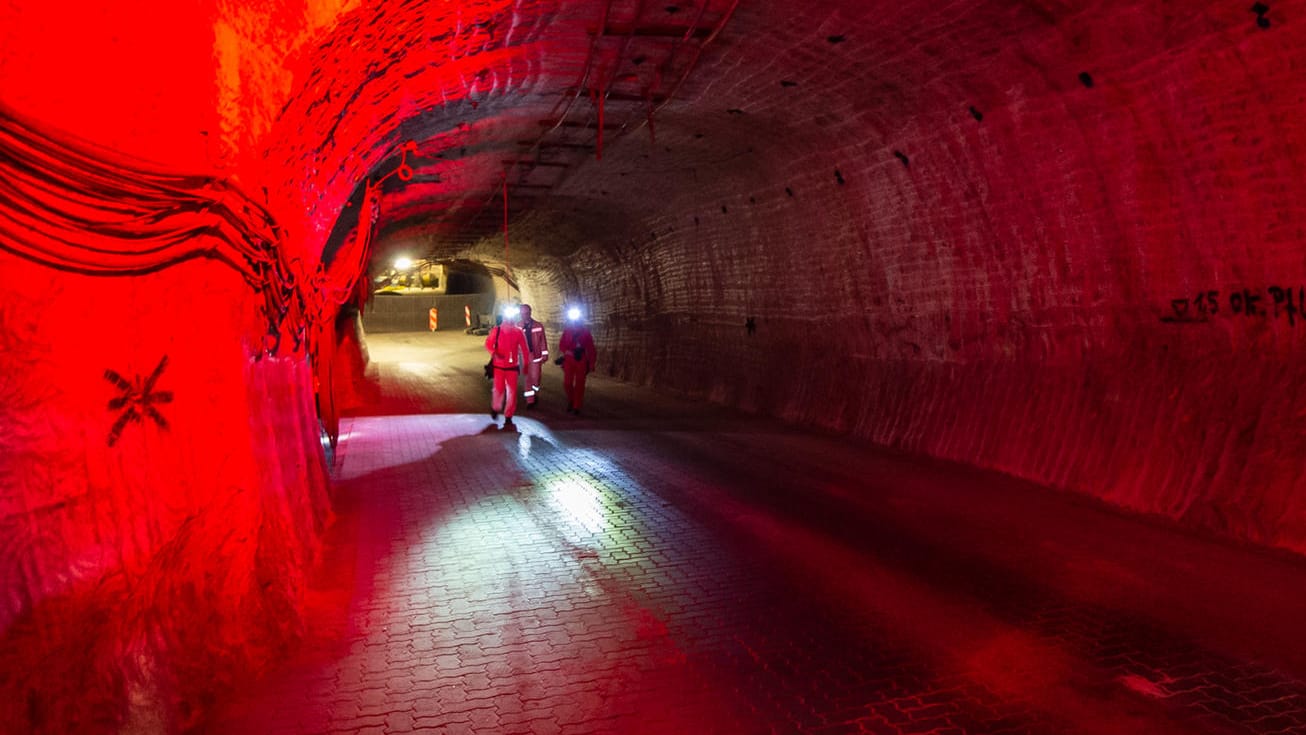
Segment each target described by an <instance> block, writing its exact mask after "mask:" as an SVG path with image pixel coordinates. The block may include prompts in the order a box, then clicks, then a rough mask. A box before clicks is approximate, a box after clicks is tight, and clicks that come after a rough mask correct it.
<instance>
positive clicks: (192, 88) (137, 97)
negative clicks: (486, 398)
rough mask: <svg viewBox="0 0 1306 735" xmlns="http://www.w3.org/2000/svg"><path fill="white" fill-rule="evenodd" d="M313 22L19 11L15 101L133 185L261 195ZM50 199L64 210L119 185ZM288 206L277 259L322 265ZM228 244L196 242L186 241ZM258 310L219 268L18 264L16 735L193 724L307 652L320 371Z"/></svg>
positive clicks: (13, 465)
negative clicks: (133, 414)
mask: <svg viewBox="0 0 1306 735" xmlns="http://www.w3.org/2000/svg"><path fill="white" fill-rule="evenodd" d="M220 5H222V6H223V7H219V6H220ZM315 12H316V13H318V15H319V16H320V15H321V13H322V12H324V11H321V9H314V8H311V7H309V8H306V7H300V6H296V5H295V3H293V2H292V3H286V4H284V5H283V6H282V7H272V6H264V7H263V9H262V10H260V11H259V12H258V13H248V12H245V11H240V10H235V9H231V8H228V7H225V4H220V3H200V4H194V3H192V4H180V5H175V4H174V5H170V4H159V3H149V2H136V3H111V4H102V5H99V6H96V5H92V4H81V5H75V6H71V7H70V6H68V5H67V4H57V3H56V4H49V3H9V4H6V5H5V6H4V7H3V8H0V49H3V52H2V53H0V104H2V105H3V106H4V108H5V110H6V111H7V112H8V113H10V114H14V115H17V116H19V117H20V119H21V120H22V121H23V124H24V125H27V126H30V127H32V128H33V129H36V130H38V131H40V132H41V133H42V134H44V135H50V136H55V137H56V138H58V139H59V140H62V141H64V142H66V143H70V144H72V145H74V146H76V147H77V148H78V149H80V150H82V151H84V152H86V153H88V154H89V155H91V156H92V157H94V158H103V160H106V161H113V162H114V165H122V166H126V167H128V168H124V169H121V170H120V171H119V173H120V174H121V175H122V177H123V178H122V180H123V181H126V182H127V183H128V185H130V183H131V181H132V176H133V175H134V174H133V173H132V171H131V170H129V169H148V170H153V171H159V172H163V173H167V174H176V175H205V176H212V177H216V178H217V179H223V180H226V181H227V182H228V183H229V184H230V185H231V186H233V187H234V189H235V190H238V191H243V192H244V193H245V194H246V195H247V196H250V197H251V198H254V199H256V200H264V197H263V196H262V195H261V193H260V188H261V187H262V186H263V185H265V184H266V183H267V181H268V180H270V179H271V178H272V176H271V173H270V168H269V167H268V166H267V165H266V164H262V163H260V161H261V159H262V157H261V156H260V155H259V153H260V149H261V148H263V147H265V146H266V141H265V140H263V138H264V137H265V136H266V135H267V133H268V130H269V129H270V127H271V118H272V117H273V116H274V115H275V113H276V111H277V109H279V108H280V106H281V105H282V104H283V103H284V101H285V98H286V97H287V95H288V93H289V86H290V79H289V72H284V73H282V74H281V75H280V76H278V74H277V73H275V72H274V71H269V60H272V59H275V60H276V65H277V66H278V67H279V66H280V64H281V61H280V59H281V57H282V56H283V55H285V54H286V53H288V52H289V51H290V50H291V49H292V48H293V46H294V43H295V42H296V37H295V36H294V35H293V34H294V32H295V31H296V29H297V28H298V29H307V28H309V27H311V25H312V23H313V22H314V17H315V16H314V13H315ZM283 16H285V17H283ZM324 20H328V19H327V18H320V17H319V18H318V22H322V21H324ZM6 144H12V141H6ZM14 150H15V149H11V148H6V149H4V153H5V154H6V159H5V161H4V164H5V165H6V166H7V165H10V164H12V160H11V159H9V158H8V156H9V155H10V154H11V153H13V151H14ZM12 171H13V169H8V168H6V169H5V175H6V177H10V180H11V181H13V180H18V179H22V178H23V177H21V176H19V177H12V176H11V174H12ZM49 183H51V185H52V191H55V192H56V193H55V194H53V195H51V196H50V197H49V199H50V200H51V201H54V200H55V198H57V197H61V196H65V195H66V194H68V193H69V192H71V193H73V195H78V194H87V193H93V192H95V191H96V190H97V189H99V188H100V187H101V186H102V185H104V182H103V181H102V180H100V179H96V178H93V177H91V176H90V175H87V176H86V177H85V179H84V180H83V181H81V182H80V185H70V184H69V183H68V182H60V181H53V180H52V181H50V182H49ZM32 191H35V190H34V189H31V188H28V189H25V190H24V193H25V194H30V193H31V192H32ZM11 195H14V194H13V192H12V191H11V190H9V189H6V190H5V194H4V195H3V196H2V197H0V213H3V214H6V215H8V214H9V213H10V211H11V210H10V209H9V207H10V205H11V204H12V203H13V201H14V200H10V199H8V198H7V197H9V196H11ZM42 196H44V195H42ZM93 196H94V195H93V194H92V197H93ZM218 200H219V201H224V202H226V203H228V204H231V203H232V202H233V201H234V200H235V198H234V197H229V196H225V195H224V196H220V197H218ZM262 203H263V201H259V204H262ZM232 209H233V211H235V212H236V216H237V217H238V218H239V217H241V216H243V215H244V214H247V213H242V211H241V210H240V209H238V208H236V207H234V206H233V207H232ZM70 211H73V212H74V213H75V214H78V215H81V214H86V210H78V209H73V210H70ZM294 211H296V210H291V209H282V210H281V211H276V212H274V216H275V217H276V219H277V221H278V222H279V224H280V226H282V227H284V228H285V229H286V232H287V233H288V234H287V237H286V238H285V239H283V240H282V241H281V242H278V243H275V244H274V246H280V247H283V248H286V249H287V250H290V249H293V248H296V247H299V248H302V249H306V248H307V244H306V241H305V240H303V239H298V240H295V239H293V238H292V237H291V234H292V233H294V232H298V231H302V230H303V229H305V228H304V226H303V223H302V222H301V221H297V220H296V219H295V216H294V215H293V212H294ZM300 211H302V208H300ZM288 215H289V216H288ZM88 216H89V217H90V218H91V219H95V218H97V217H104V218H107V219H112V218H113V216H114V214H113V213H112V212H109V213H106V212H103V211H100V212H92V213H91V214H89V215H88ZM205 216H206V215H204V214H200V215H197V216H196V217H197V219H199V220H202V221H205V222H209V223H212V222H216V218H211V219H207V220H206V219H204V217H205ZM301 218H302V216H301ZM24 224H26V223H24ZM247 224H248V223H247ZM150 226H151V225H148V224H143V225H142V226H141V229H142V231H144V230H147V229H149V227H150ZM127 229H130V227H128V228H127ZM17 231H18V232H20V233H22V234H21V235H20V237H25V235H26V231H23V230H17ZM65 234H66V233H65ZM70 239H71V241H72V242H73V245H74V246H92V247H102V248H106V249H108V250H111V251H113V250H117V249H131V248H138V247H144V246H145V245H143V244H142V242H137V241H132V240H130V239H115V238H113V237H106V236H103V235H97V234H92V233H90V232H86V233H84V234H83V235H82V236H78V235H73V236H72V237H71V238H70ZM218 241H219V239H218V238H215V237H212V236H210V235H206V234H204V233H202V232H196V233H195V235H194V236H193V237H191V238H189V239H188V240H185V241H183V243H182V245H181V247H182V248H191V247H194V248H199V249H206V248H210V247H214V246H215V245H216V244H217V243H218ZM5 244H6V245H9V246H12V245H14V242H9V243H5ZM146 244H148V243H146ZM317 247H320V243H318V244H317ZM91 259H94V258H93V257H92V258H91ZM263 303H264V301H263V299H262V298H261V295H260V294H259V292H258V291H257V290H256V289H255V288H254V287H253V286H252V285H251V284H250V283H248V282H246V280H245V279H243V278H242V277H241V275H240V273H238V272H237V270H236V268H233V267H231V266H230V265H229V264H227V263H224V262H221V261H219V260H216V259H213V258H211V257H206V256H203V255H201V256H200V257H194V258H191V259H187V260H184V261H183V262H179V263H174V264H172V265H170V266H169V267H166V268H163V269H161V270H158V271H156V272H153V273H150V274H143V275H133V276H115V277H110V276H91V275H80V274H77V273H71V272H68V271H67V270H65V269H61V268H58V267H48V266H47V265H41V264H38V263H36V262H32V261H31V260H28V259H24V258H20V257H18V256H16V255H15V254H13V253H12V252H5V250H4V249H0V341H2V342H3V344H2V345H0V488H3V493H2V494H0V584H2V586H3V591H4V598H3V600H0V721H3V722H4V723H6V724H5V725H4V726H2V727H0V729H5V728H14V729H13V730H12V731H14V732H34V733H69V732H86V733H96V732H119V731H123V730H129V731H139V732H160V731H173V730H177V729H180V728H185V727H187V726H189V725H193V724H195V723H196V722H197V721H198V718H199V717H200V716H202V713H203V710H204V707H205V704H206V703H207V702H208V701H210V700H211V698H212V697H213V696H214V695H216V694H218V693H220V692H221V691H222V690H223V688H224V687H225V686H226V685H227V684H229V683H231V682H232V681H234V680H236V679H237V678H239V677H242V676H246V675H248V674H250V673H252V672H256V671H258V670H259V669H260V668H261V667H262V666H263V665H264V664H266V663H267V662H268V661H270V660H273V659H274V658H275V657H277V656H279V655H282V654H283V652H284V651H286V650H287V648H288V647H289V646H290V645H292V644H293V642H294V640H295V638H296V636H297V635H298V633H299V631H298V627H299V625H300V618H299V615H300V609H301V607H302V605H303V598H302V594H303V580H304V574H305V572H306V570H307V568H308V565H309V563H310V562H311V560H312V558H313V555H314V553H315V549H316V546H317V541H318V535H319V533H320V532H321V530H322V529H323V528H324V526H325V524H326V523H327V520H328V517H329V514H330V509H329V503H328V500H327V486H326V472H325V469H326V468H325V464H324V461H323V453H322V449H321V445H320V441H319V428H318V419H317V415H316V410H315V407H314V394H313V382H312V379H311V375H310V366H309V362H308V359H307V357H306V356H305V354H304V352H303V351H302V350H300V351H295V350H293V349H290V344H289V340H287V343H286V345H285V349H282V350H280V351H279V352H277V353H274V354H269V353H267V352H265V350H264V348H265V346H266V345H265V343H264V340H263V335H265V334H266V333H267V332H268V329H269V323H268V318H267V316H266V314H265V313H263V312H262V311H261V307H262V305H263ZM292 321H293V320H292ZM287 326H288V328H289V329H290V330H292V331H293V329H294V328H295V327H294V325H293V324H289V325H287ZM165 361H166V362H165ZM160 365H162V368H161V370H158V373H157V378H156V379H155V380H154V381H153V383H152V386H151V389H150V390H149V393H150V394H151V399H150V400H151V401H152V402H151V403H150V404H149V406H150V408H152V409H153V410H155V411H157V418H156V417H155V416H153V415H148V412H147V411H146V409H145V408H144V406H143V404H139V403H138V404H135V405H136V406H137V407H138V408H139V409H140V411H141V413H140V414H139V415H138V420H134V421H133V420H129V421H127V422H126V423H123V424H122V425H121V426H120V431H119V432H118V433H116V434H115V431H114V428H115V424H116V423H117V422H118V420H119V419H120V418H121V417H123V416H124V414H126V413H127V412H128V411H129V410H130V409H131V407H132V405H133V404H132V403H127V404H125V405H115V404H113V401H115V399H121V398H122V397H123V396H125V395H126V394H127V393H128V392H129V391H131V390H133V389H137V388H141V387H143V386H144V384H145V383H146V382H148V381H149V378H150V376H151V375H152V374H154V373H155V371H156V369H158V368H159V367H160ZM106 371H113V372H114V373H116V374H117V375H118V376H119V377H120V378H121V379H122V380H124V381H125V383H126V385H124V384H119V383H116V382H115V381H113V380H111V379H110V378H109V377H107V376H106ZM7 731H8V730H7Z"/></svg>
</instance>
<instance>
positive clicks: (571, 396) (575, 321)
mask: <svg viewBox="0 0 1306 735" xmlns="http://www.w3.org/2000/svg"><path fill="white" fill-rule="evenodd" d="M558 351H559V352H561V353H562V356H561V357H559V358H558V361H561V363H562V387H563V389H564V390H565V391H566V393H567V413H573V414H576V415H577V416H579V415H580V407H581V404H582V403H584V402H585V376H586V375H589V374H590V372H591V371H593V370H594V361H595V358H596V357H597V355H595V353H594V336H593V335H592V334H590V330H589V327H587V326H585V322H584V321H583V320H582V319H581V313H580V309H578V308H576V307H574V306H573V307H571V308H570V309H568V310H567V327H566V329H563V330H562V339H561V340H559V341H558Z"/></svg>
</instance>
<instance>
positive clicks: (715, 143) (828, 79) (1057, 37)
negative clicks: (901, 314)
mask: <svg viewBox="0 0 1306 735" xmlns="http://www.w3.org/2000/svg"><path fill="white" fill-rule="evenodd" d="M437 7H439V8H440V10H439V11H436V12H428V11H427V9H426V6H424V5H418V4H404V3H390V4H386V5H383V6H380V7H379V8H368V9H360V10H358V11H354V12H353V13H352V14H350V15H348V16H346V17H345V19H344V20H342V21H341V22H340V23H338V24H337V25H336V26H335V27H334V28H333V29H332V31H331V33H330V36H329V38H328V39H327V40H326V41H324V42H323V43H322V44H321V45H320V47H319V49H318V50H317V51H316V52H315V54H314V56H315V59H316V60H315V63H314V64H313V65H312V68H311V71H310V72H309V73H308V78H307V80H306V81H305V83H304V84H303V85H302V86H301V90H302V91H301V93H300V95H299V96H297V97H295V98H294V99H293V100H292V101H291V103H290V104H289V105H287V107H286V110H285V114H284V115H283V127H286V128H291V127H301V128H302V129H303V130H307V131H311V132H309V134H308V135H304V136H295V135H288V136H286V137H287V139H290V140H296V139H297V140H301V141H305V142H313V144H314V145H318V143H317V141H323V142H322V143H321V144H320V145H321V150H319V151H317V152H316V157H317V158H318V159H319V160H320V161H321V162H322V163H321V164H320V168H321V170H324V171H325V170H330V171H333V174H332V175H331V176H329V177H328V181H327V182H326V185H325V186H324V187H323V188H324V189H326V190H327V191H328V192H348V193H349V194H350V195H351V199H350V202H349V204H348V205H346V206H344V207H343V208H341V209H340V210H339V211H341V212H342V215H341V217H340V219H339V221H337V222H335V228H334V234H333V235H332V236H331V239H334V240H335V241H336V242H339V241H341V240H342V239H343V238H344V237H346V236H347V234H348V232H349V231H350V230H351V229H352V226H353V224H354V223H355V222H356V215H357V212H358V211H359V205H360V204H361V202H362V186H363V183H362V182H363V180H364V179H366V180H370V181H379V182H381V187H382V189H381V190H382V197H381V202H380V215H379V218H378V221H377V228H376V232H377V233H378V234H379V239H378V242H379V245H380V247H379V248H378V250H377V252H376V253H375V257H376V258H377V259H378V260H380V259H386V258H388V257H389V256H391V255H393V254H394V253H395V252H396V251H397V250H403V251H404V252H409V253H412V252H414V251H418V252H419V253H421V254H427V255H430V256H433V257H451V256H453V255H456V254H458V253H462V252H465V250H466V248H467V246H469V245H471V244H473V243H476V242H478V241H485V242H488V241H490V240H491V239H493V238H495V237H500V238H501V236H500V235H498V233H499V232H500V231H501V230H503V229H504V228H505V219H506V221H507V222H510V223H511V225H512V229H516V230H522V231H524V232H527V233H530V234H531V236H530V237H528V238H525V239H523V240H522V241H521V242H519V243H518V246H519V249H518V250H517V251H515V255H514V257H516V258H526V259H529V258H531V257H532V256H533V255H535V254H537V253H539V252H547V253H548V254H552V255H566V253H567V252H568V250H569V248H571V247H574V245H575V244H576V243H577V242H580V241H593V240H596V239H600V240H601V239H604V238H609V239H629V238H630V237H646V236H649V235H647V234H645V233H639V234H635V233H632V232H630V230H631V228H632V227H635V226H637V225H636V223H639V222H641V220H642V219H643V218H644V217H642V216H641V215H647V214H648V213H649V212H650V211H655V210H656V209H657V207H658V206H659V203H660V201H661V196H662V195H663V194H665V193H666V192H667V191H669V190H674V191H683V190H685V189H686V188H692V187H695V186H696V185H697V184H698V183H700V182H702V181H704V180H710V179H714V178H719V177H723V176H725V177H731V176H734V177H742V178H743V179H744V180H746V181H747V182H748V185H749V186H750V187H752V186H756V185H758V183H759V182H760V181H765V180H772V181H773V182H774V185H775V188H776V189H777V190H780V189H784V188H785V184H784V182H783V181H782V180H781V179H780V177H781V176H782V175H783V174H784V171H783V170H781V169H782V168H792V166H793V165H794V163H795V162H799V163H801V162H803V161H808V162H809V163H810V165H812V166H818V165H819V166H822V167H825V166H827V165H828V164H826V163H825V162H821V163H819V164H818V163H816V159H817V158H818V157H820V156H822V155H823V154H825V153H827V152H828V151H829V149H830V148H831V147H832V146H840V147H844V146H848V145H849V144H852V145H855V146H856V147H858V149H859V150H858V154H859V155H860V154H863V153H864V154H866V155H870V156H878V157H879V158H882V159H884V161H883V162H884V165H885V166H886V167H887V166H889V165H895V166H896V165H898V164H899V161H903V162H906V161H907V160H908V159H907V158H906V155H907V154H901V155H898V154H899V153H900V152H898V151H896V150H894V140H895V138H896V137H898V136H900V135H902V134H903V133H904V132H907V131H909V130H911V129H913V128H914V126H918V125H920V124H921V123H920V121H919V119H918V118H920V117H922V116H923V113H925V112H927V111H931V112H932V111H934V108H935V107H936V106H937V105H939V104H940V103H943V104H945V105H946V106H947V107H948V115H947V116H946V117H945V118H944V122H945V123H947V124H955V125H966V124H972V125H973V124H974V123H975V119H974V117H973V116H975V115H982V114H983V113H982V112H980V111H979V110H980V108H983V109H985V110H990V111H993V108H994V107H995V106H1001V105H1005V104H1006V103H1007V99H1006V97H1007V95H1006V94H1005V92H1006V91H1007V90H1009V89H1010V87H1011V85H1012V84H1013V82H1012V73H1011V72H1012V70H1013V68H1015V69H1016V70H1017V72H1018V73H1019V75H1020V76H1021V77H1023V79H1022V80H1020V81H1019V82H1018V85H1019V86H1020V93H1021V94H1022V95H1025V96H1027V95H1030V94H1038V93H1040V92H1042V91H1045V90H1048V89H1057V88H1061V89H1068V88H1072V87H1074V86H1076V85H1078V84H1079V82H1078V81H1077V80H1076V78H1075V76H1074V75H1073V74H1071V75H1068V76H1067V78H1065V79H1055V78H1049V77H1048V76H1047V74H1046V69H1044V68H1043V67H1044V65H1045V64H1046V65H1048V66H1057V65H1059V64H1061V63H1066V62H1067V61H1069V63H1070V64H1071V65H1072V66H1073V65H1074V64H1077V63H1079V61H1076V60H1074V59H1073V57H1074V55H1075V52H1074V51H1073V47H1074V46H1075V45H1077V44H1080V43H1082V39H1079V40H1076V39H1074V38H1070V37H1067V35H1066V34H1067V33H1069V34H1072V35H1073V34H1074V33H1075V32H1076V31H1075V30H1074V28H1073V27H1074V26H1075V25H1076V24H1077V23H1078V21H1076V20H1074V18H1070V20H1069V21H1068V22H1067V23H1066V24H1065V26H1066V27H1059V26H1058V20H1059V16H1060V15H1065V14H1067V11H1064V10H1063V9H1061V8H1059V7H1058V6H1057V5H1056V4H1039V3H1024V4H1018V5H1015V6H1008V5H1002V6H1001V7H997V6H991V5H990V4H986V3H983V2H970V3H961V4H951V5H948V6H946V7H943V8H940V7H936V6H935V4H932V3H927V2H910V3H893V4H889V3H867V2H858V1H854V0H828V1H826V2H803V3H788V2H782V1H780V0H749V1H741V0H702V1H701V2H695V1H692V0H690V1H683V2H682V1H675V0H663V1H661V2H639V1H635V0H606V1H605V2H568V3H548V2H542V3H517V4H514V5H508V4H504V3H481V4H474V3H461V4H452V3H451V4H447V5H444V6H437ZM1130 12H1133V11H1130ZM1163 20H1164V19H1162V18H1160V17H1147V18H1141V19H1136V20H1135V24H1139V23H1141V24H1143V25H1146V24H1149V23H1153V22H1162V21H1163ZM1057 53H1061V54H1067V55H1069V56H1071V57H1072V58H1071V59H1053V58H1044V57H1046V56H1049V55H1051V54H1057ZM1083 61H1084V63H1089V62H1088V60H1087V59H1085V60H1083ZM342 70H347V71H346V72H345V73H342ZM365 108H366V110H368V111H367V112H364V109H365ZM360 145H361V146H363V147H364V152H363V154H362V157H363V158H365V159H366V160H367V161H368V166H367V168H365V169H363V168H359V167H357V166H351V165H349V163H348V162H350V161H351V160H352V157H351V155H350V154H349V153H347V152H345V150H343V149H346V148H348V147H354V146H360ZM288 155H289V156H290V157H291V158H292V159H293V158H296V157H299V158H305V159H311V158H314V156H315V153H314V152H313V151H293V150H292V151H289V152H288ZM895 156H896V157H895ZM332 160H335V161H342V162H345V163H344V165H336V166H332V165H330V163H329V162H330V161H332ZM782 162H783V163H782ZM849 165H850V166H855V167H861V164H859V163H855V162H850V163H849ZM317 167H318V166H315V168H317ZM835 168H837V164H836V166H835V167H833V168H831V171H829V172H826V173H827V174H828V175H829V176H835V175H836V171H835ZM288 183H289V182H288ZM338 196H339V195H338V194H337V197H338ZM791 196H792V194H791ZM332 199H333V197H332V196H327V197H324V198H323V202H324V203H329V202H331V201H332ZM505 199H506V201H507V207H506V209H507V212H506V218H505V205H504V200H505ZM705 205H712V206H714V207H715V206H716V205H715V204H714V203H705ZM314 214H315V216H316V217H317V218H318V219H319V220H322V219H323V218H330V217H332V216H333V214H334V213H333V212H332V211H330V210H327V211H318V212H315V213H314ZM318 226H319V227H321V226H322V222H321V221H319V224H318ZM656 236H657V233H656V232H654V233H652V237H656ZM332 247H333V246H332V245H331V244H328V245H327V249H328V252H329V251H330V249H331V248H332Z"/></svg>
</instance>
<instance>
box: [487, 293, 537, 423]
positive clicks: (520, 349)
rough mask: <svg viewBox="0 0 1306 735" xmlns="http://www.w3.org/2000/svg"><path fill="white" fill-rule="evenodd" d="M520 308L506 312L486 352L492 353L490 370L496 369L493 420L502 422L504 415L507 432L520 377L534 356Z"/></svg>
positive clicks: (492, 409) (515, 405) (490, 336)
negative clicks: (520, 323)
mask: <svg viewBox="0 0 1306 735" xmlns="http://www.w3.org/2000/svg"><path fill="white" fill-rule="evenodd" d="M517 314H518V311H517V308H516V307H508V308H507V309H505V310H504V314H503V319H502V321H500V322H499V324H498V326H496V327H494V328H493V329H491V330H490V333H489V334H488V335H487V336H486V337H485V349H486V350H488V351H489V352H490V366H491V367H492V368H493V369H494V389H493V392H492V393H491V394H490V417H491V418H494V419H498V418H499V411H503V416H504V419H505V420H504V422H503V428H505V429H507V428H510V427H511V426H512V425H513V424H512V415H513V414H514V413H516V412H517V373H518V372H519V371H520V370H521V366H522V363H524V362H525V359H524V356H525V355H528V354H530V353H529V350H528V349H527V347H526V335H525V334H523V333H522V331H521V327H518V326H517Z"/></svg>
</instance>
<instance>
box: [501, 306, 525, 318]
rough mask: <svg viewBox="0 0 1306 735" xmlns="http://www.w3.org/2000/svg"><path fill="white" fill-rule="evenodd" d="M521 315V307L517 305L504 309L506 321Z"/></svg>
mask: <svg viewBox="0 0 1306 735" xmlns="http://www.w3.org/2000/svg"><path fill="white" fill-rule="evenodd" d="M520 314H521V307H520V306H518V305H517V304H508V305H507V306H505V307H503V318H504V319H516V318H517V317H518V316H519V315H520Z"/></svg>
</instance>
